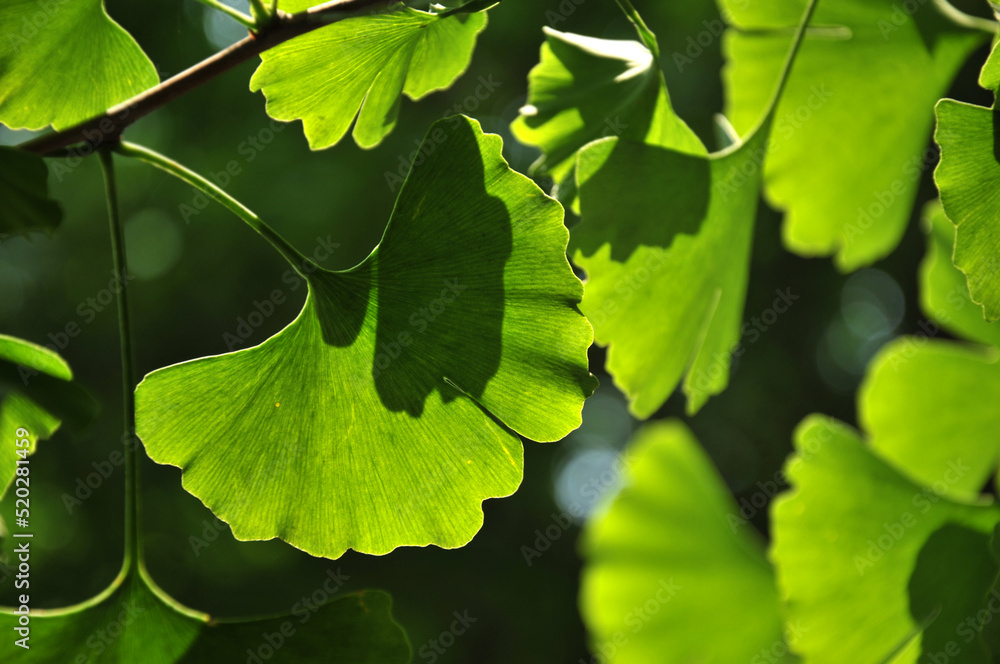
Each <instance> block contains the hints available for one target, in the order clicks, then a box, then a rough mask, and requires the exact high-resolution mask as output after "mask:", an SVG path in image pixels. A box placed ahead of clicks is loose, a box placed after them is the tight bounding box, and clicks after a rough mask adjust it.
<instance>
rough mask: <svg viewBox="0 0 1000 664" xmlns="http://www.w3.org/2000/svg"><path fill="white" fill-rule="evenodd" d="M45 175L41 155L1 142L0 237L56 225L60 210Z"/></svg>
mask: <svg viewBox="0 0 1000 664" xmlns="http://www.w3.org/2000/svg"><path fill="white" fill-rule="evenodd" d="M48 175H49V169H48V168H46V166H45V162H44V161H43V160H42V158H41V157H38V156H36V155H33V154H29V153H27V152H23V151H21V150H17V149H15V148H8V147H2V146H0V201H2V203H0V241H3V238H4V236H7V235H11V234H14V233H18V234H21V235H28V233H29V232H30V231H44V232H46V233H49V232H51V231H53V230H54V229H55V228H56V226H58V225H59V222H60V221H61V220H62V210H60V209H59V204H58V203H56V202H55V201H53V200H51V199H50V198H49V194H48Z"/></svg>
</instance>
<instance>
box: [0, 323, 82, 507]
mask: <svg viewBox="0 0 1000 664" xmlns="http://www.w3.org/2000/svg"><path fill="white" fill-rule="evenodd" d="M43 376H46V377H51V378H52V379H54V380H55V381H70V380H72V379H73V373H72V371H70V368H69V365H68V364H66V361H65V360H63V359H62V358H61V357H59V355H57V354H56V353H54V352H52V351H51V350H49V349H47V348H43V347H41V346H36V345H35V344H32V343H29V342H27V341H23V340H21V339H16V338H14V337H9V336H6V335H0V440H2V441H4V443H3V444H2V445H0V496H3V494H4V492H5V491H6V490H7V487H8V486H9V485H10V482H11V480H13V478H14V471H15V469H16V468H17V462H18V460H19V459H22V458H24V457H25V456H27V454H30V453H33V452H34V451H35V446H36V445H37V444H38V441H39V440H43V439H45V438H49V437H51V436H52V434H54V433H55V432H56V430H57V429H58V428H59V425H60V424H61V420H60V418H59V417H58V416H57V415H56V414H55V413H53V412H52V409H51V406H50V408H48V409H47V408H46V407H45V405H49V404H48V403H46V404H45V405H42V404H40V403H38V401H37V400H36V399H37V398H38V397H37V393H38V390H39V388H40V387H42V386H41V385H40V383H42V382H43V381H44V378H43ZM33 396H35V398H34V399H33V398H32V397H33ZM21 430H25V431H27V435H24V434H23V433H22V434H20V435H19V434H18V431H21ZM18 440H27V441H28V447H27V448H24V447H18V446H16V445H15V441H18ZM18 450H26V451H24V452H23V453H22V454H19V453H18Z"/></svg>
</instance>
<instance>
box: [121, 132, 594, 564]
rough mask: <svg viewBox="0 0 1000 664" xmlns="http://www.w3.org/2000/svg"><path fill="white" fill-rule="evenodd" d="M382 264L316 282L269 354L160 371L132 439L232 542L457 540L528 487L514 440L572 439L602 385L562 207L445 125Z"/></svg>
mask: <svg viewBox="0 0 1000 664" xmlns="http://www.w3.org/2000/svg"><path fill="white" fill-rule="evenodd" d="M438 139H440V142H442V143H444V144H445V146H446V147H447V149H437V150H428V151H427V154H428V155H429V156H428V157H427V159H426V160H425V161H424V162H423V163H421V164H420V165H419V166H417V167H415V168H414V169H413V170H412V171H411V173H410V175H409V177H408V179H407V181H406V183H405V184H404V186H403V189H402V191H401V193H400V197H399V199H398V201H397V203H396V208H395V210H394V212H393V215H392V219H391V220H390V222H389V225H388V227H387V228H386V231H385V235H384V236H383V238H382V241H381V243H380V244H379V246H378V248H376V249H375V251H374V252H372V254H371V255H370V256H369V258H368V259H366V260H365V261H364V262H363V263H361V264H360V265H358V266H357V267H355V268H354V269H352V270H349V271H346V272H327V271H323V270H317V271H315V272H312V273H310V274H309V275H308V280H309V285H310V288H309V296H308V299H307V302H306V305H305V307H304V309H303V310H302V312H301V313H300V314H299V317H298V318H297V319H296V320H295V321H294V322H293V323H292V324H291V325H289V326H288V327H287V328H285V330H283V331H282V332H281V333H279V334H278V335H276V336H274V337H272V338H271V339H269V340H268V341H266V342H264V343H263V344H262V345H260V346H258V347H256V348H252V349H248V350H244V351H239V352H236V353H231V354H228V355H222V356H218V357H213V358H205V359H201V360H196V361H192V362H187V363H184V364H180V365H176V366H173V367H168V368H166V369H161V370H159V371H156V372H154V373H152V374H150V375H149V376H147V377H146V378H145V380H144V381H143V382H142V384H141V385H140V386H139V388H138V390H137V409H138V433H139V436H140V437H141V438H142V439H143V441H144V442H145V444H146V449H147V451H148V452H149V455H150V456H151V457H152V458H153V459H154V460H155V461H157V462H159V463H168V464H173V465H176V466H180V467H181V468H182V469H183V470H184V474H183V480H184V486H185V487H186V488H187V490H188V491H190V492H191V493H193V494H194V495H195V496H197V497H199V498H200V499H201V500H202V501H203V502H204V503H205V504H206V505H208V507H209V508H211V509H212V511H214V512H215V513H216V514H217V515H218V516H219V518H221V519H222V520H224V521H226V522H228V523H229V524H230V526H231V527H232V529H233V533H234V535H235V536H236V537H237V538H239V539H244V540H248V539H269V538H273V537H280V538H282V539H284V540H285V541H287V542H289V543H290V544H292V545H294V546H296V547H299V548H301V549H304V550H306V551H308V552H310V553H312V554H315V555H322V556H326V557H330V558H335V557H337V556H339V555H341V554H342V553H343V552H344V551H345V550H346V549H348V548H352V549H355V550H358V551H362V552H366V553H379V554H381V553H386V552H388V551H390V550H392V549H394V548H396V547H398V546H403V545H426V544H429V543H433V544H438V545H440V546H444V547H457V546H461V545H463V544H465V543H467V542H468V541H469V540H470V539H471V538H472V536H473V535H474V534H475V533H476V532H477V531H478V530H479V528H480V527H481V525H482V521H483V515H482V510H481V502H482V501H483V500H484V499H486V498H490V497H499V496H506V495H509V494H510V493H512V492H513V491H515V490H516V489H517V486H518V485H519V483H520V481H521V472H522V455H523V450H522V446H521V442H520V440H519V439H518V437H517V436H516V435H514V432H516V433H519V434H522V435H524V436H526V437H528V438H530V439H533V440H539V441H552V440H558V439H560V438H562V437H564V436H565V435H566V434H567V433H569V432H570V431H571V430H572V429H574V428H575V427H577V426H578V425H579V424H580V412H581V409H582V406H583V401H584V399H585V398H586V397H587V396H589V395H590V394H591V393H592V392H593V390H594V388H595V387H596V380H595V379H594V378H593V376H591V375H590V373H589V371H588V370H587V348H588V347H589V346H590V344H591V341H592V331H591V328H590V325H589V324H588V323H587V321H586V319H585V318H584V317H583V316H582V315H581V314H580V312H579V310H578V309H577V304H578V302H579V301H580V298H581V296H582V290H583V288H582V285H581V284H580V281H579V280H578V279H577V278H576V277H575V276H574V274H573V272H572V270H571V268H570V266H569V263H568V261H567V260H566V255H565V250H566V243H567V231H566V229H565V227H564V226H563V211H562V208H561V206H560V205H559V204H558V203H557V202H555V201H554V200H552V199H550V198H548V197H547V196H545V195H544V194H543V193H542V192H541V190H539V189H538V187H537V186H535V185H534V184H533V183H532V182H531V181H530V180H528V179H527V178H525V177H524V176H522V175H519V174H517V173H515V172H514V171H512V170H511V169H510V168H509V167H508V166H507V164H506V162H505V161H504V160H503V158H502V156H501V148H502V145H501V141H500V138H499V137H497V136H494V135H484V134H483V133H482V130H481V129H480V127H479V125H478V123H476V122H475V121H474V120H471V119H469V118H465V117H463V116H457V117H454V118H449V119H445V120H441V121H439V122H437V123H435V124H434V126H433V127H432V128H431V130H430V132H429V134H428V137H427V139H426V140H427V141H437V140H438Z"/></svg>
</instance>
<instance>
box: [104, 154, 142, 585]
mask: <svg viewBox="0 0 1000 664" xmlns="http://www.w3.org/2000/svg"><path fill="white" fill-rule="evenodd" d="M100 155H101V169H102V170H103V172H104V185H105V193H106V195H107V202H108V222H109V225H110V228H111V251H112V254H113V256H114V268H115V274H116V275H120V276H121V278H122V281H123V282H124V281H125V278H126V276H127V275H128V258H127V254H126V249H125V233H124V230H123V228H122V223H121V215H120V213H119V209H118V185H117V182H116V180H115V168H114V158H113V155H112V154H111V153H110V152H109V151H107V150H102V151H101V152H100ZM116 299H117V301H118V302H117V304H118V336H119V342H120V344H121V364H122V399H123V406H124V413H125V415H124V418H125V422H124V425H125V426H124V430H125V432H124V437H123V441H124V444H125V563H124V565H123V571H124V570H127V571H134V570H136V569H139V568H140V567H141V566H142V549H141V546H140V536H139V452H138V448H139V440H138V439H137V438H136V435H135V386H136V382H135V362H134V354H133V351H132V320H131V314H130V311H129V305H128V289H127V288H120V289H118V291H117V293H116Z"/></svg>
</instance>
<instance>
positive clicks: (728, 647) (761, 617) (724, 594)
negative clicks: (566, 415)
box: [580, 422, 793, 664]
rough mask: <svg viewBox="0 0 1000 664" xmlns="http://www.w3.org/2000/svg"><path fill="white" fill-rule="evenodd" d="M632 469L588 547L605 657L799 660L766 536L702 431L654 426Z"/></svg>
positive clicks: (722, 662)
mask: <svg viewBox="0 0 1000 664" xmlns="http://www.w3.org/2000/svg"><path fill="white" fill-rule="evenodd" d="M625 467H626V468H627V477H626V486H625V488H624V489H623V490H622V491H621V493H620V494H619V495H618V496H617V497H616V498H615V500H614V501H613V502H612V503H611V505H610V507H609V508H608V510H607V511H606V512H605V513H603V514H602V515H600V516H599V517H595V520H594V521H592V522H591V523H590V524H589V525H588V527H587V530H586V532H585V535H584V540H583V546H582V549H583V555H584V559H585V561H586V564H585V567H584V572H583V581H582V586H581V590H580V607H581V613H582V614H583V618H584V622H585V623H586V624H587V628H588V629H589V630H590V640H591V649H592V650H593V652H594V653H595V655H598V656H600V657H601V661H607V662H614V663H616V664H628V663H635V664H640V663H642V664H645V663H647V662H660V663H661V664H682V663H683V664H686V663H687V662H699V663H701V664H730V663H731V662H751V661H769V662H787V661H792V660H793V658H790V657H787V654H788V647H787V645H786V644H785V642H784V640H783V636H782V623H783V620H782V617H781V613H780V603H779V600H778V590H777V587H776V586H775V580H774V571H773V570H772V569H771V565H770V564H769V563H768V562H767V559H766V558H765V557H764V547H763V544H762V542H761V540H760V537H759V536H758V535H757V533H756V532H754V531H753V528H752V526H748V525H747V524H746V521H745V520H744V519H743V518H742V517H741V516H740V510H739V507H737V505H736V503H735V502H734V501H733V499H732V495H731V494H730V493H729V490H728V489H727V487H726V485H725V483H724V482H723V481H722V478H720V477H719V474H718V472H717V471H716V470H715V468H714V467H713V466H712V463H711V461H710V460H709V459H708V458H707V457H706V456H705V454H704V452H702V450H701V449H700V447H699V445H698V441H697V440H695V438H694V437H693V436H692V435H691V432H690V431H688V429H687V428H686V427H685V426H684V425H683V424H681V423H679V422H661V423H656V424H651V425H648V426H647V427H646V428H644V429H643V430H641V431H640V432H639V433H638V434H637V435H636V438H635V439H634V441H633V442H632V443H631V444H630V447H629V451H628V457H627V458H626V461H625ZM720 635H724V638H722V637H721V636H720ZM758 656H763V657H767V659H766V660H760V659H758V660H754V658H755V657H758Z"/></svg>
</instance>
